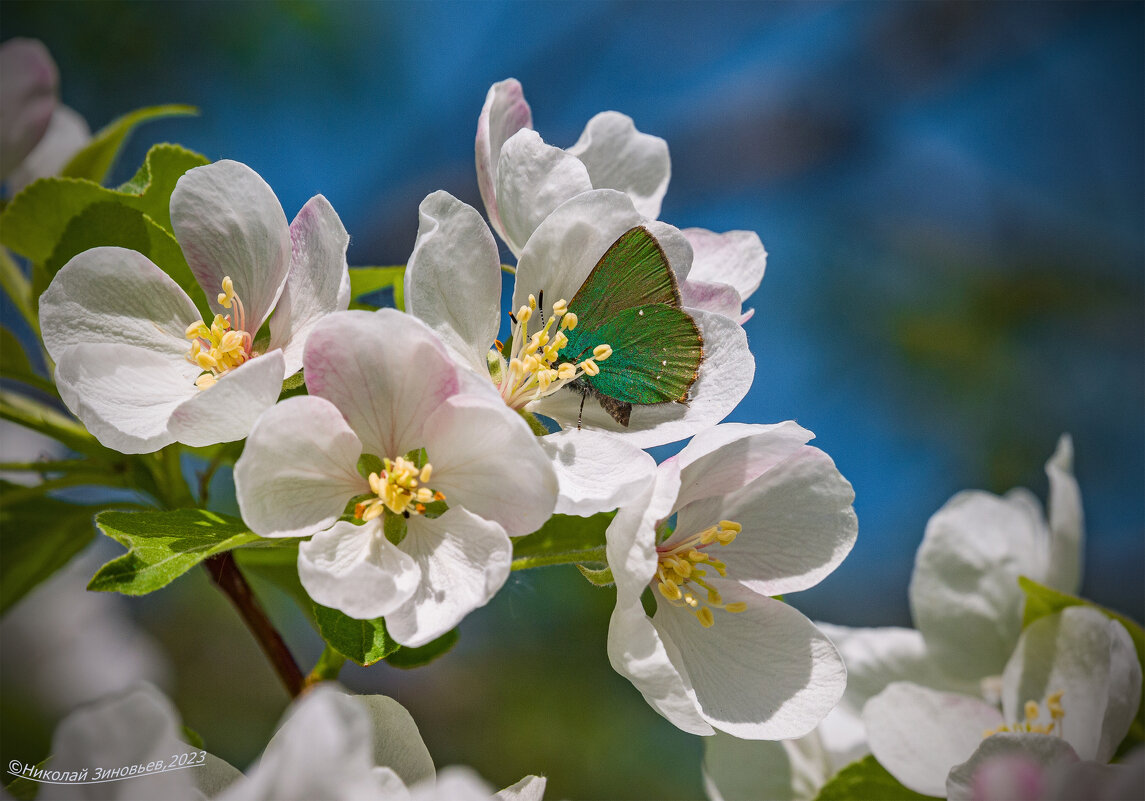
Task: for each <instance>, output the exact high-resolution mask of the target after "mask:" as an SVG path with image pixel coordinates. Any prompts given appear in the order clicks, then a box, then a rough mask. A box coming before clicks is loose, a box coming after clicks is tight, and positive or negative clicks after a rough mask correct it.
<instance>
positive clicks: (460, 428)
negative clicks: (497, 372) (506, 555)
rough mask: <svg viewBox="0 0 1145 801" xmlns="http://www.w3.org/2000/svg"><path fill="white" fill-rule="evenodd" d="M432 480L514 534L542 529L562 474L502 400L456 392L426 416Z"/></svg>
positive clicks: (454, 501)
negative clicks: (557, 473) (555, 469)
mask: <svg viewBox="0 0 1145 801" xmlns="http://www.w3.org/2000/svg"><path fill="white" fill-rule="evenodd" d="M422 445H423V447H424V448H425V450H426V454H427V457H428V459H429V463H430V464H432V465H433V476H432V478H431V480H430V481H429V484H430V486H431V487H433V489H435V490H437V491H439V492H441V493H443V494H444V495H445V500H446V503H447V504H449V505H450V507H453V506H460V507H463V508H465V509H468V510H469V511H470V512H472V513H474V514H476V515H478V516H480V517H483V518H485V519H486V520H493V521H495V522H497V523H499V524H500V525H501V526H502V527H503V528H504V529H505V531H506V532H507V533H508V534H509V536H511V537H520V536H523V535H525V534H529V533H532V532H533V531H536V530H537V529H538V528H540V527H541V526H542V525H543V524H544V522H545V521H546V520H548V519H549V517H550V516H551V515H552V513H553V506H554V504H556V500H557V477H556V474H555V473H554V471H553V466H552V463H551V462H550V461H549V458H548V456H547V455H546V454H545V452H544V450H542V448H541V446H540V443H539V442H538V441H537V437H536V436H535V435H534V434H533V432H532V431H531V430H530V429H529V426H528V424H527V423H526V422H525V421H524V420H523V419H522V418H521V416H520V415H519V414H517V413H516V412H514V411H512V410H511V409H510V408H509V407H508V406H506V405H505V404H504V403H501V402H500V400H498V399H494V398H482V397H474V396H472V395H455V396H453V397H452V398H449V399H447V400H445V401H444V402H443V403H441V405H439V406H438V407H437V409H436V411H434V412H433V413H432V414H430V415H429V416H428V418H427V419H426V421H425V434H424V436H423V439H422Z"/></svg>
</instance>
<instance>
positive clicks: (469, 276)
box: [405, 189, 755, 455]
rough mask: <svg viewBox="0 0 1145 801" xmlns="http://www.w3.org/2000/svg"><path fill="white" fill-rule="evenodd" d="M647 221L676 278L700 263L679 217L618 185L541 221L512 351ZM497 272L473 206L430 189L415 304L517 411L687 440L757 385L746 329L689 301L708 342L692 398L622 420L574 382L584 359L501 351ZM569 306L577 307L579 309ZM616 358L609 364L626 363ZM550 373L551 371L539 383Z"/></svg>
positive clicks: (641, 437)
mask: <svg viewBox="0 0 1145 801" xmlns="http://www.w3.org/2000/svg"><path fill="white" fill-rule="evenodd" d="M638 225H644V226H645V227H646V228H647V229H648V230H649V231H650V232H651V233H652V234H653V235H654V236H655V237H656V238H657V240H658V241H659V243H660V245H661V247H662V248H663V250H664V252H665V255H666V256H667V257H668V261H669V264H670V265H671V266H672V268H673V270H674V271H675V272H676V275H677V278H682V277H684V276H685V275H686V274H687V270H688V268H689V266H690V264H691V249H690V246H689V245H688V242H687V240H686V239H685V238H684V237H683V236H682V235H681V234H680V232H679V231H677V230H676V229H674V228H672V227H671V226H669V225H665V224H664V223H659V222H655V221H649V220H647V219H646V218H644V217H642V216H641V215H640V213H639V212H637V211H636V209H635V208H633V206H632V203H631V201H630V200H629V199H628V197H627V196H626V195H624V194H623V193H621V192H617V191H615V190H610V189H601V190H592V191H589V192H585V193H583V194H580V195H578V196H576V197H574V198H573V199H571V200H569V201H567V202H565V203H563V204H562V205H561V206H560V207H559V208H557V209H556V210H555V211H553V213H552V214H550V215H549V216H548V217H547V218H546V219H545V220H544V222H542V223H541V224H540V225H539V226H538V227H537V229H536V230H535V231H534V232H533V233H532V236H531V237H530V239H529V242H528V244H527V245H526V246H525V248H524V250H523V252H522V254H521V259H520V261H519V262H518V265H517V273H516V279H515V286H514V296H513V307H514V309H518V310H519V309H521V308H522V307H524V308H528V309H529V311H528V312H526V313H525V319H522V318H521V316H518V317H517V320H518V322H517V324H515V326H514V331H513V342H514V353H516V351H517V349H518V347H519V346H521V345H523V344H524V343H525V342H526V341H528V340H529V339H530V337H532V336H533V335H534V334H535V333H536V332H537V330H539V329H542V328H543V325H542V324H541V320H542V319H543V320H545V321H548V325H549V328H550V329H553V328H554V325H555V324H556V322H557V321H558V320H559V318H560V315H559V314H556V313H555V312H554V309H555V308H557V307H558V306H561V304H560V301H562V300H563V301H565V307H567V304H568V302H569V301H570V300H571V299H572V298H573V297H574V296H575V295H576V292H577V290H578V289H579V288H580V286H581V285H582V284H583V283H584V281H585V279H586V278H587V277H588V275H589V273H590V272H591V271H592V269H593V267H594V266H595V265H596V263H597V262H598V261H599V260H600V258H601V256H603V255H604V253H605V251H606V250H607V249H608V248H609V247H610V246H611V245H612V244H613V243H614V242H615V241H616V240H617V239H618V238H619V237H620V235H621V234H623V233H624V232H626V231H628V230H629V229H631V228H633V227H635V226H638ZM500 275H501V270H500V262H499V258H498V255H497V248H496V244H495V243H494V241H493V237H492V234H491V233H490V232H489V229H488V227H487V226H486V225H485V224H484V222H483V221H482V220H481V217H480V215H479V214H478V213H477V212H476V210H474V209H473V208H471V207H470V206H467V205H465V204H464V203H461V202H460V201H458V200H456V199H455V198H453V197H452V196H450V195H449V194H447V193H445V192H436V193H434V194H432V195H430V196H429V197H427V198H426V199H425V200H424V201H423V202H422V205H421V225H420V227H419V230H418V239H417V243H416V245H415V246H414V252H413V255H411V256H410V261H409V266H408V267H407V270H406V276H405V281H406V285H405V298H406V308H407V310H408V311H409V312H410V313H412V314H414V315H416V316H417V317H419V318H421V319H422V320H425V321H426V323H427V324H428V325H429V326H430V327H431V328H433V329H434V331H435V332H437V334H438V335H439V336H440V337H441V338H442V340H443V341H444V342H445V343H446V345H447V346H448V347H449V349H450V351H451V352H452V353H453V354H454V355H455V357H456V358H457V359H458V361H460V362H461V363H463V364H465V365H467V366H468V367H470V368H471V369H472V370H473V371H474V372H475V373H477V374H479V375H482V376H489V375H490V364H491V363H492V364H493V381H494V382H496V383H497V385H498V389H499V390H500V393H501V396H502V398H504V400H505V402H506V403H507V404H509V405H510V406H512V407H513V408H515V409H522V410H525V411H528V412H531V413H535V414H540V415H543V416H545V417H548V418H550V419H552V420H554V421H556V422H557V423H558V424H560V425H561V427H562V428H564V429H574V430H575V429H578V428H583V429H601V430H604V431H609V432H612V433H613V434H617V435H620V436H622V437H623V438H624V439H625V440H626V442H627V444H628V445H629V446H633V447H637V448H646V447H651V446H654V445H662V444H665V443H668V442H674V441H676V440H680V439H684V438H686V437H689V436H691V435H693V434H695V433H696V432H697V431H699V430H701V429H703V428H706V427H707V426H710V425H713V424H715V423H717V422H719V421H720V420H722V419H723V418H724V417H725V416H726V415H727V414H728V413H729V412H730V411H731V410H732V409H733V408H735V405H736V404H737V403H738V402H739V401H740V400H741V399H742V398H743V397H744V395H745V394H747V391H748V389H749V388H750V387H751V383H752V380H753V378H754V372H755V361H754V359H753V358H752V355H751V351H750V350H749V349H748V345H747V337H746V335H745V334H744V332H743V329H742V328H740V326H739V325H737V324H736V323H735V322H734V321H732V320H729V319H728V318H727V317H724V316H722V315H719V314H716V313H712V312H705V311H698V310H692V309H685V310H686V311H687V312H688V313H689V314H690V315H691V316H692V318H693V319H694V320H695V321H696V324H697V326H698V328H699V330H700V333H701V336H702V337H703V348H704V358H703V361H702V362H701V364H700V369H699V375H698V377H697V379H696V382H695V383H694V384H693V385H692V388H691V391H690V393H689V399H688V401H687V402H686V403H657V404H648V405H639V404H636V405H634V406H633V408H632V411H631V416H630V419H629V421H628V425H627V426H624V425H621V424H620V423H618V422H616V421H615V420H614V419H613V418H612V417H611V416H610V415H609V414H608V413H607V412H605V410H604V409H603V408H602V407H601V405H600V403H599V402H598V401H597V400H596V398H594V397H589V398H587V399H585V396H583V395H582V394H580V393H579V392H574V391H572V390H571V389H567V388H566V385H567V384H568V383H569V382H570V381H572V380H573V378H575V377H576V376H579V375H580V374H581V372H582V371H583V369H586V368H584V367H583V363H579V364H577V365H572V368H573V369H570V370H569V374H568V376H563V375H560V376H558V375H556V374H557V373H558V370H557V369H556V367H555V366H552V367H551V368H550V364H551V363H552V360H551V359H548V358H547V357H546V358H545V359H539V360H534V361H535V362H536V365H535V368H534V369H531V370H526V369H524V367H522V369H516V368H515V367H514V366H513V364H512V356H513V354H504V355H503V354H501V353H500V352H499V351H498V350H496V347H497V343H496V337H497V331H498V327H499V321H500V314H501V312H500V297H501V295H500V282H501V278H500ZM530 296H532V297H533V298H534V299H533V300H530ZM537 298H540V301H539V302H538V301H537V300H536V299H537ZM568 311H571V312H574V313H575V312H576V309H573V308H568ZM590 323H591V321H581V322H580V324H582V325H583V324H590ZM554 330H555V329H554ZM548 333H549V334H552V335H554V336H555V335H556V334H554V333H553V331H549V332H548ZM614 347H620V343H616V344H615V346H614ZM491 351H492V352H491ZM539 355H541V354H539V353H538V356H539ZM506 356H509V357H510V358H506ZM612 358H614V361H613V362H612V364H620V363H621V361H622V360H621V359H620V358H616V357H612ZM554 359H555V356H554ZM519 361H522V362H523V363H524V364H531V362H528V360H521V359H519ZM608 365H609V363H608V362H606V361H604V360H601V361H600V364H599V366H600V369H601V370H607V369H609V366H608ZM616 369H623V368H622V367H617V368H616ZM542 373H545V374H553V375H551V376H550V375H542ZM545 378H547V379H548V380H542V379H545ZM582 401H584V404H583V411H582ZM582 433H583V432H582V431H566V432H565V436H564V437H563V440H564V441H575V440H577V439H581V440H582V441H583V440H587V438H582V437H580V435H581V434H582ZM545 439H546V440H548V439H549V438H545ZM599 441H600V442H601V443H603V442H604V440H603V439H600V440H599ZM549 447H550V448H551V447H552V446H551V445H550V446H549ZM594 447H595V446H594ZM601 447H607V446H604V445H602V446H601ZM615 447H618V448H619V447H621V446H615ZM630 450H631V449H630V448H629V449H628V451H630ZM621 455H623V454H621Z"/></svg>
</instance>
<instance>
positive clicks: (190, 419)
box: [167, 350, 286, 448]
mask: <svg viewBox="0 0 1145 801" xmlns="http://www.w3.org/2000/svg"><path fill="white" fill-rule="evenodd" d="M285 371H286V363H285V361H284V360H283V357H282V351H280V350H275V351H271V352H270V353H264V354H263V355H262V356H258V357H256V358H254V359H251V360H249V361H246V362H244V363H243V364H241V365H239V366H238V367H236V368H235V369H233V370H229V371H227V372H226V373H224V374H222V375H221V376H219V379H218V381H216V382H215V383H214V384H213V385H212V386H211V387H210V388H208V389H204V390H200V391H197V392H196V393H195V394H194V395H192V396H191V397H190V398H188V399H187V400H185V401H184V402H183V403H181V404H180V405H179V406H178V408H176V409H175V410H174V411H173V412H172V413H171V420H170V422H169V423H168V424H167V426H168V429H169V430H170V431H171V434H172V435H173V436H174V437H175V441H176V442H182V443H183V444H184V445H190V446H191V447H194V448H198V447H203V446H206V445H214V444H216V443H218V442H234V441H235V440H239V439H242V438H243V437H245V436H246V435H247V434H248V433H249V432H250V429H251V426H253V425H254V423H255V421H256V420H258V416H259V415H260V414H262V413H263V412H265V411H266V410H267V409H269V408H270V407H271V406H273V405H274V402H275V401H276V400H278V396H279V394H281V392H282V379H283V378H285Z"/></svg>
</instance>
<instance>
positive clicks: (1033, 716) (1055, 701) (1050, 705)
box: [982, 690, 1065, 738]
mask: <svg viewBox="0 0 1145 801" xmlns="http://www.w3.org/2000/svg"><path fill="white" fill-rule="evenodd" d="M1064 694H1065V691H1064V690H1058V691H1057V692H1055V693H1051V694H1050V695H1049V696H1047V698H1046V710H1047V711H1048V712H1049V713H1050V721H1049V723H1038V722H1037V720H1038V717H1040V716H1041V713H1042V710H1041V708H1040V707H1039V706H1038V702H1037V701H1026V707H1025V710H1024V711H1025V713H1026V719H1025V720H1023V721H1021V722H1020V723H1014V724H1006V723H1003V724H1002V725H1001V726H998V727H997V728H994V729H987V730H986V731H984V732H982V737H983V738H985V737H989V736H990V735H992V734H1000V733H1002V732H1006V731H1010V732H1031V733H1033V734H1054V733H1056V734H1057V736H1058V737H1061V736H1062V720H1063V719H1064V718H1065V709H1064V708H1063V707H1062V696H1063V695H1064ZM1055 730H1056V731H1055Z"/></svg>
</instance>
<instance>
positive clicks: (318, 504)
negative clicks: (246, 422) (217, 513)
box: [207, 387, 369, 537]
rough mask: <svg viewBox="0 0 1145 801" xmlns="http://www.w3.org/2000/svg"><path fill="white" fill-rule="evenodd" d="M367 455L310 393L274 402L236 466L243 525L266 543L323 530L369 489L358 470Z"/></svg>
mask: <svg viewBox="0 0 1145 801" xmlns="http://www.w3.org/2000/svg"><path fill="white" fill-rule="evenodd" d="M214 389H215V388H214V387H212V388H211V389H210V390H207V391H208V392H210V391H213V390H214ZM361 455H362V443H361V442H360V441H359V440H358V437H357V435H355V434H354V432H353V431H351V430H350V427H349V426H348V425H347V424H346V420H345V419H344V418H343V417H342V413H341V412H339V411H338V409H337V408H336V407H335V406H334V404H332V403H330V402H329V401H327V400H324V399H323V398H317V397H314V396H312V395H311V396H305V397H297V398H287V399H286V400H284V401H283V402H282V403H278V404H275V405H274V406H273V407H271V408H270V409H268V410H267V411H266V412H265V413H264V414H263V415H262V416H261V417H260V418H259V419H258V421H257V422H256V423H255V425H254V427H253V428H252V429H251V431H250V434H249V435H248V436H247V441H246V446H245V447H244V448H243V453H242V456H240V457H239V460H238V461H237V462H235V473H234V476H235V494H236V495H237V497H238V502H239V509H240V510H241V511H242V517H243V520H244V521H246V524H247V525H248V526H250V528H251V531H253V532H254V533H255V534H258V535H259V536H260V537H305V536H308V535H310V534H313V533H314V532H315V531H321V530H322V529H324V528H326V527H328V526H330V525H331V524H332V523H333V522H334V521H335V520H337V519H338V518H339V517H340V516H341V514H342V512H343V511H344V510H345V508H346V503H347V502H348V501H349V500H350V499H351V498H353V497H354V496H355V495H360V494H362V493H365V492H368V491H369V484H368V483H367V482H366V480H365V479H364V478H362V476H361V475H359V474H358V470H357V464H358V458H359V457H360V456H361Z"/></svg>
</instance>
